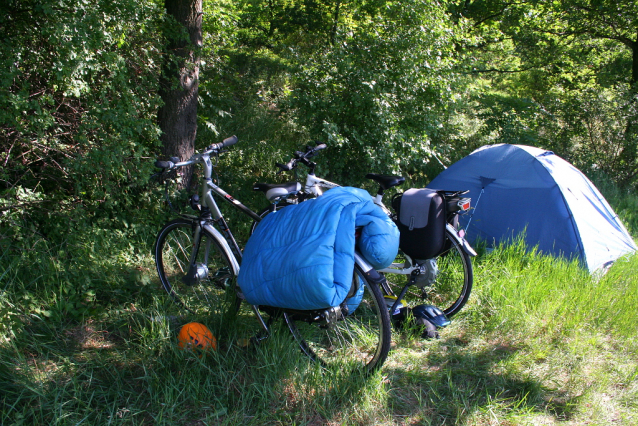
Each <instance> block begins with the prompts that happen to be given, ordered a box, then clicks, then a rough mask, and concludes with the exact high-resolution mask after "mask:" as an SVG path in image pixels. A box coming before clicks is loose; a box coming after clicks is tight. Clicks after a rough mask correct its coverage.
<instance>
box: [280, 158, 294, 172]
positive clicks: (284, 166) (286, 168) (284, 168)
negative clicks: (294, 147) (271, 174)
mask: <svg viewBox="0 0 638 426" xmlns="http://www.w3.org/2000/svg"><path fill="white" fill-rule="evenodd" d="M275 166H277V167H279V169H280V170H281V171H282V172H289V171H291V170H292V169H294V168H295V160H290V161H289V162H288V163H287V164H281V163H275Z"/></svg>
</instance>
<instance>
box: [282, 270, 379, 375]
mask: <svg viewBox="0 0 638 426" xmlns="http://www.w3.org/2000/svg"><path fill="white" fill-rule="evenodd" d="M371 273H372V274H373V275H375V276H378V274H377V272H376V271H371ZM353 279H354V280H358V281H359V283H360V285H363V287H364V289H363V295H362V297H361V302H360V303H359V304H358V306H357V305H356V303H355V304H354V305H353V304H349V312H345V311H343V310H341V311H338V314H337V317H336V318H333V319H336V320H335V321H332V320H331V321H330V322H328V323H326V321H325V318H317V317H315V318H313V317H312V316H309V315H303V314H291V313H284V320H285V322H286V324H287V325H288V328H289V329H290V332H291V333H292V335H293V336H294V338H295V340H296V341H297V343H298V344H299V346H300V347H301V350H302V351H303V352H304V354H306V355H307V356H308V357H310V358H311V359H312V360H313V361H316V362H319V363H321V364H322V365H324V366H326V367H330V366H333V365H339V368H343V367H345V368H352V369H364V370H367V371H373V370H375V369H377V368H379V367H381V365H383V363H384V362H385V359H386V358H387V356H388V352H389V350H390V339H391V335H390V318H389V315H388V309H387V307H386V306H385V303H384V301H383V296H382V294H381V290H380V289H379V285H378V283H374V282H371V281H370V280H369V279H368V277H367V276H366V274H364V273H363V272H362V271H361V269H360V268H359V267H358V266H356V265H355V274H354V277H353ZM353 299H354V298H353Z"/></svg>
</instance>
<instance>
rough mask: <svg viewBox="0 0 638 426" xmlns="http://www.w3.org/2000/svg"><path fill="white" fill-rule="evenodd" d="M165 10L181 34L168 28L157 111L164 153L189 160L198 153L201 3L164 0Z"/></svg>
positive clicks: (189, 173) (185, 182)
mask: <svg viewBox="0 0 638 426" xmlns="http://www.w3.org/2000/svg"><path fill="white" fill-rule="evenodd" d="M164 4H165V6H166V11H167V13H168V15H169V16H170V17H173V18H174V19H175V21H176V22H177V24H179V27H181V29H182V31H175V26H172V25H169V26H168V27H167V32H166V36H167V41H168V46H167V47H168V50H167V53H166V55H165V56H164V66H163V76H162V84H161V88H160V96H161V97H162V100H163V101H164V106H162V108H161V109H160V110H159V112H158V120H159V126H160V129H161V130H162V135H161V137H160V139H161V141H162V145H163V149H162V151H163V154H164V155H165V156H167V157H179V158H180V159H181V160H187V159H188V158H190V156H191V155H193V153H194V152H195V138H196V136H197V88H198V83H199V48H200V47H201V46H202V0H165V2H164ZM191 176H192V169H191V168H188V170H184V175H183V181H182V184H181V186H182V187H188V186H189V184H190V180H191Z"/></svg>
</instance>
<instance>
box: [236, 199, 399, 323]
mask: <svg viewBox="0 0 638 426" xmlns="http://www.w3.org/2000/svg"><path fill="white" fill-rule="evenodd" d="M359 226H361V227H363V228H362V230H361V235H360V237H359V238H358V240H357V241H356V244H357V248H358V249H359V251H360V253H361V254H362V255H363V257H364V258H365V259H366V260H367V261H368V262H369V263H370V264H371V265H372V266H373V267H374V268H375V269H381V268H385V267H386V266H388V265H390V264H391V263H392V261H393V260H394V258H395V257H396V255H397V251H398V249H399V231H398V229H397V227H396V225H395V224H394V223H393V222H392V221H391V220H390V218H389V217H388V216H387V215H386V214H385V213H384V212H383V210H381V208H380V207H379V206H377V205H375V204H374V202H373V201H372V197H370V194H368V193H367V192H366V191H364V190H362V189H357V188H348V187H342V188H334V189H331V190H330V191H327V192H326V193H325V194H324V195H322V196H321V197H319V198H316V199H312V200H308V201H304V202H303V203H300V204H296V205H291V206H288V207H286V208H284V209H281V210H279V211H277V212H276V213H271V214H269V215H267V216H266V217H265V218H264V220H262V221H261V222H260V223H259V225H258V226H257V228H256V229H255V232H254V233H253V235H252V236H251V237H250V239H249V240H248V243H247V244H246V249H245V250H244V255H243V259H242V264H241V268H240V272H239V277H238V283H239V286H240V288H241V290H242V292H243V293H244V296H245V297H246V300H247V301H248V302H249V303H250V304H251V305H267V306H275V307H280V308H290V309H301V310H309V309H321V308H328V307H331V306H338V305H339V304H341V302H343V301H344V300H345V298H346V296H347V295H348V291H349V290H350V287H351V285H352V282H353V272H354V251H355V227H359Z"/></svg>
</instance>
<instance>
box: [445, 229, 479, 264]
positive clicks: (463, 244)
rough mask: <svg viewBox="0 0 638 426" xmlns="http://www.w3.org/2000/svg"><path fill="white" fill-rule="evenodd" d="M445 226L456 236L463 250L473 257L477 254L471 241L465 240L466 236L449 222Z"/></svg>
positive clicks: (455, 238)
mask: <svg viewBox="0 0 638 426" xmlns="http://www.w3.org/2000/svg"><path fill="white" fill-rule="evenodd" d="M445 227H446V228H447V230H448V231H450V235H451V236H452V238H454V240H455V241H456V242H457V243H458V245H459V246H461V248H463V251H464V252H465V253H467V254H468V255H470V256H472V257H475V256H476V251H474V249H473V248H472V246H471V245H470V243H468V242H467V241H465V238H462V237H461V236H460V235H459V233H458V232H457V231H456V229H455V228H454V227H453V226H452V225H450V224H449V223H448V224H446V225H445Z"/></svg>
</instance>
